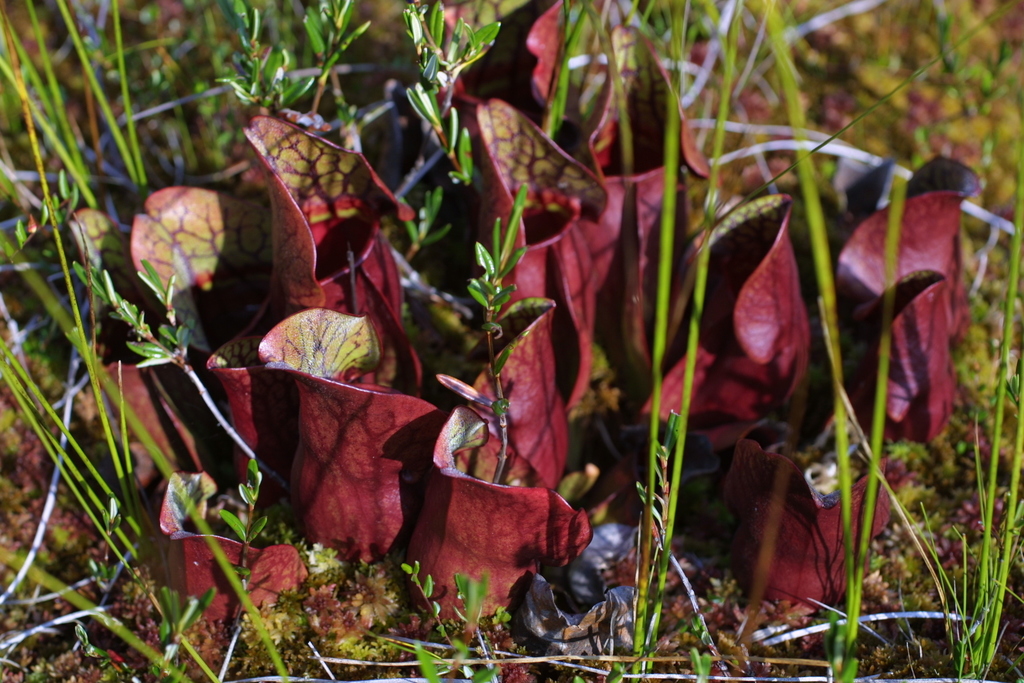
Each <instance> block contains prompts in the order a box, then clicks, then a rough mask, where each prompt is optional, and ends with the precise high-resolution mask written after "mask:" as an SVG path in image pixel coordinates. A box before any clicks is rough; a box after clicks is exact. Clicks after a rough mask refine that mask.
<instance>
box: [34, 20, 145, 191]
mask: <svg viewBox="0 0 1024 683" xmlns="http://www.w3.org/2000/svg"><path fill="white" fill-rule="evenodd" d="M31 1H32V2H35V0H31ZM57 7H58V8H59V9H60V14H61V16H62V17H63V18H64V23H65V24H66V25H67V29H68V35H69V36H70V37H71V41H72V43H74V46H75V51H76V52H77V53H78V59H79V60H80V61H81V62H82V67H83V68H82V72H83V73H84V75H85V78H86V80H87V81H88V82H89V87H90V88H91V89H92V92H93V94H94V95H95V96H96V102H97V103H98V104H99V105H100V110H101V111H102V112H103V118H104V119H105V120H106V122H107V127H108V128H109V130H110V135H111V137H113V139H114V144H115V145H116V146H117V150H118V152H119V153H120V154H121V158H122V159H123V160H124V165H125V168H126V169H127V170H128V177H130V178H131V180H132V182H133V183H134V184H135V186H136V187H137V188H141V187H143V186H144V185H145V176H144V175H140V174H139V169H137V168H136V166H135V157H134V156H133V155H132V154H131V150H130V149H129V148H128V143H127V142H125V139H124V135H122V134H121V128H120V127H119V126H118V125H117V117H115V116H114V112H113V110H112V109H111V108H110V102H109V101H108V100H107V94H106V93H105V92H104V91H103V87H102V86H101V85H100V82H99V81H98V80H97V79H96V72H95V70H94V69H93V67H92V62H91V61H90V59H89V54H88V53H87V52H86V49H85V42H84V41H83V40H82V34H81V33H80V32H79V30H78V22H77V21H75V17H74V14H73V13H72V12H71V8H70V7H68V0H57Z"/></svg>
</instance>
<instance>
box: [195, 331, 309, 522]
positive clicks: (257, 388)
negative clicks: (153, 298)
mask: <svg viewBox="0 0 1024 683" xmlns="http://www.w3.org/2000/svg"><path fill="white" fill-rule="evenodd" d="M259 346H260V337H241V338H239V339H235V340H233V341H230V342H228V343H227V344H225V345H224V346H222V347H220V348H219V349H217V351H216V352H215V353H214V354H213V355H212V356H210V358H209V360H208V361H207V362H206V368H207V370H209V371H210V372H211V373H212V374H213V375H214V376H216V377H217V379H218V380H220V383H221V386H223V387H224V392H225V393H226V394H227V396H228V403H229V404H230V406H231V421H232V423H233V424H234V427H235V431H237V432H238V434H239V436H241V437H242V439H244V440H245V442H246V443H247V444H248V445H249V447H250V448H252V450H253V452H254V453H256V456H257V457H258V458H259V459H260V460H262V461H263V462H264V463H266V464H267V466H269V467H270V468H271V469H273V470H274V472H276V473H277V474H278V475H279V476H280V477H281V478H282V479H284V480H285V481H286V482H287V481H289V480H290V479H291V473H292V462H293V460H294V459H295V449H296V448H297V447H298V445H299V424H298V415H299V393H298V389H297V388H296V387H295V383H294V382H293V381H292V380H291V378H289V377H287V376H285V375H283V373H279V372H274V371H272V370H271V369H270V368H267V367H266V366H264V365H263V363H262V362H261V361H260V357H259ZM248 465H249V458H248V456H246V455H245V453H242V452H241V450H240V449H238V448H236V449H235V473H236V474H237V475H238V478H239V481H240V482H244V481H245V476H246V468H247V467H248ZM285 497H287V492H286V491H285V490H284V489H283V488H282V487H281V486H280V485H279V484H278V483H277V482H276V481H274V479H273V478H272V477H265V478H264V480H263V488H262V489H261V490H260V499H259V503H260V504H261V505H270V504H273V503H276V502H278V501H279V500H280V499H282V498H285Z"/></svg>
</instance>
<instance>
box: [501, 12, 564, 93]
mask: <svg viewBox="0 0 1024 683" xmlns="http://www.w3.org/2000/svg"><path fill="white" fill-rule="evenodd" d="M564 12H565V10H564V9H563V5H562V0H558V2H556V3H555V4H553V5H551V7H549V8H548V9H547V10H546V11H545V12H544V13H543V14H541V15H540V16H539V17H537V19H536V20H535V21H534V22H533V26H531V27H530V32H529V34H528V35H527V36H526V49H527V50H529V51H530V54H531V55H533V56H534V57H535V58H536V60H537V64H536V66H534V67H533V71H532V73H531V80H530V87H531V92H532V93H533V98H534V100H535V101H536V102H538V103H539V104H542V105H543V104H544V103H546V102H547V101H548V98H549V96H550V94H551V91H552V89H553V88H554V87H555V82H554V81H555V76H556V74H557V73H558V62H559V59H560V54H559V46H560V45H561V44H562V42H563V41H562V30H563V29H562V22H561V19H562V16H563V14H564ZM494 97H500V98H501V99H503V100H505V101H506V102H507V101H509V100H508V99H507V98H506V97H503V96H501V95H495V96H494Z"/></svg>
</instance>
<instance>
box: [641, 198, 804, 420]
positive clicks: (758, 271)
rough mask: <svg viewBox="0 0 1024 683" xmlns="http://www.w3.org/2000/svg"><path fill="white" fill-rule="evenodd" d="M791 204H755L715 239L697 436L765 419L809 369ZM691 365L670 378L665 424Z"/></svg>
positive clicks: (694, 416) (696, 404) (695, 412)
mask: <svg viewBox="0 0 1024 683" xmlns="http://www.w3.org/2000/svg"><path fill="white" fill-rule="evenodd" d="M791 204H792V200H791V199H790V198H789V197H787V196H785V195H772V196H768V197H763V198H761V199H757V200H755V201H753V202H751V203H750V204H748V205H747V206H745V207H742V208H740V209H738V210H737V211H735V212H733V213H732V214H731V215H730V216H729V217H727V218H726V220H725V221H724V222H723V223H722V224H721V225H719V226H718V227H716V228H715V230H714V232H713V233H712V236H711V240H712V242H711V244H710V249H711V260H710V264H709V268H708V269H709V276H708V288H707V294H706V296H705V307H704V310H705V313H704V317H703V319H702V320H701V333H700V346H699V349H698V354H699V355H698V357H697V368H696V375H695V376H694V393H693V405H692V408H691V425H692V426H693V428H695V429H701V430H703V429H712V428H716V427H721V426H722V425H725V424H729V423H736V422H746V421H751V420H758V419H760V418H762V417H764V416H765V414H766V413H767V412H768V411H770V410H771V409H773V408H776V407H778V406H779V405H780V404H781V403H782V402H783V401H785V400H786V398H788V397H789V395H790V394H791V393H792V391H793V389H794V388H795V387H796V385H797V384H798V383H799V381H800V378H801V377H802V376H803V373H804V372H805V371H806V369H807V362H808V352H809V349H810V324H809V322H808V320H807V309H806V308H805V306H804V303H803V299H802V298H801V296H800V281H799V276H798V273H797V267H796V258H795V256H794V254H793V247H792V244H791V243H790V240H789V227H788V226H789V212H790V206H791ZM684 341H685V340H684V339H678V340H677V342H676V343H677V345H682V343H683V342H684ZM685 364H686V360H685V358H682V359H680V360H679V361H678V362H677V363H676V364H675V365H674V366H673V367H672V368H671V369H670V370H669V371H668V373H667V374H666V377H665V384H664V387H663V390H662V406H661V416H662V419H668V413H669V411H671V410H677V409H678V407H679V405H680V404H681V397H682V388H683V379H684V374H685Z"/></svg>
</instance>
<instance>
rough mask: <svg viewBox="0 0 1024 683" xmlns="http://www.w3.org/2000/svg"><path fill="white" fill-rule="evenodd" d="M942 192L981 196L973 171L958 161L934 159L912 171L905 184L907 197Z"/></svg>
mask: <svg viewBox="0 0 1024 683" xmlns="http://www.w3.org/2000/svg"><path fill="white" fill-rule="evenodd" d="M943 190H945V191H948V192H957V193H959V194H961V195H963V196H964V197H975V196H977V195H979V194H981V181H980V180H979V179H978V176H977V174H975V172H974V171H972V170H971V169H970V168H968V167H967V166H965V165H963V164H961V163H960V162H959V161H955V160H954V159H947V158H945V157H935V158H934V159H932V160H931V161H929V162H928V163H926V164H925V165H924V166H922V167H921V168H919V169H917V170H916V171H914V175H913V177H911V179H910V181H909V182H908V183H907V196H908V197H916V196H917V195H919V194H925V193H926V192H939V191H943Z"/></svg>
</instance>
